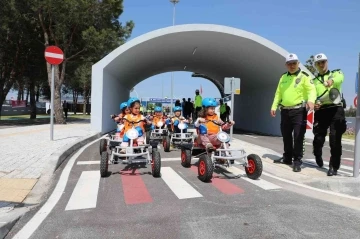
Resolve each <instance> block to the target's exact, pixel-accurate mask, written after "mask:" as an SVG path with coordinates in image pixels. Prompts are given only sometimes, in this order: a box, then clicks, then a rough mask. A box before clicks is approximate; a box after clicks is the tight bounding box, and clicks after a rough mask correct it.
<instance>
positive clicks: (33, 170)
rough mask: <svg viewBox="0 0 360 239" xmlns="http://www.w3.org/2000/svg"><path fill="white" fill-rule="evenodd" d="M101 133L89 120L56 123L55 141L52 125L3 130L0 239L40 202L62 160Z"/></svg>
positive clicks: (0, 138)
mask: <svg viewBox="0 0 360 239" xmlns="http://www.w3.org/2000/svg"><path fill="white" fill-rule="evenodd" d="M100 136H101V135H100V134H98V133H96V132H92V131H91V130H90V123H89V120H84V121H76V122H71V123H68V124H64V125H55V126H54V141H50V125H49V124H46V125H36V126H26V127H16V128H5V129H0V145H1V147H0V238H3V236H4V235H6V233H7V232H8V230H10V229H11V227H12V226H13V224H15V222H16V220H17V219H18V218H19V217H20V216H21V215H22V214H23V213H25V212H26V210H24V207H25V208H26V207H27V205H29V204H32V205H36V204H38V203H39V202H40V199H41V196H42V194H43V193H44V192H45V191H46V189H47V188H48V186H50V184H51V177H52V174H53V172H54V171H55V170H56V169H57V168H58V166H59V165H60V164H61V163H62V161H64V160H65V159H66V158H67V156H69V155H70V154H71V153H73V152H74V151H76V150H77V149H79V148H80V147H81V146H83V145H84V144H86V143H88V142H90V141H92V140H94V139H96V138H98V137H100ZM35 185H36V186H35ZM34 187H35V188H34ZM32 194H33V195H32ZM26 198H28V199H29V198H31V199H29V200H28V199H26ZM25 199H26V200H27V201H30V203H29V202H25V201H24V200H25ZM24 204H25V205H24ZM21 206H23V207H21Z"/></svg>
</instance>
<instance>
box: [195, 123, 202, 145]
mask: <svg viewBox="0 0 360 239" xmlns="http://www.w3.org/2000/svg"><path fill="white" fill-rule="evenodd" d="M195 129H196V135H197V136H196V138H195V143H196V144H197V145H198V146H200V147H201V146H202V144H201V139H200V133H199V127H195Z"/></svg>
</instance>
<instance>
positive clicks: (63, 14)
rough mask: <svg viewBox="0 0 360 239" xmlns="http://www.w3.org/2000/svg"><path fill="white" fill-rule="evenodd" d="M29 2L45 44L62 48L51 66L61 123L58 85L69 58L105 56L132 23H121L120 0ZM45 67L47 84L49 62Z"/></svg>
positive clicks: (128, 31)
mask: <svg viewBox="0 0 360 239" xmlns="http://www.w3.org/2000/svg"><path fill="white" fill-rule="evenodd" d="M32 4H33V6H32V9H33V10H34V12H35V13H36V16H37V18H38V21H39V24H40V26H41V29H42V34H43V39H44V46H45V47H47V46H49V45H56V46H58V47H60V48H61V49H62V50H63V52H64V61H63V63H62V64H61V65H59V66H55V67H54V70H55V92H54V95H55V97H54V98H55V99H54V100H55V101H54V110H55V119H56V123H64V122H65V120H64V116H63V111H62V106H61V87H62V85H63V83H64V80H65V74H66V66H67V64H68V62H70V61H74V60H86V61H88V62H93V61H92V59H95V58H98V57H103V56H105V55H106V54H107V53H108V52H109V51H110V49H111V50H112V49H114V48H115V47H117V46H119V45H120V44H123V43H124V42H125V41H126V40H127V39H128V38H129V37H130V34H131V32H132V29H133V27H134V23H133V22H132V21H129V22H127V23H126V24H125V26H122V24H121V23H120V22H119V17H120V15H121V14H122V13H123V1H122V0H107V1H90V0H88V1H78V0H63V1H50V0H34V1H32ZM46 68H47V74H48V81H49V85H50V83H51V82H50V81H51V65H50V64H48V63H46Z"/></svg>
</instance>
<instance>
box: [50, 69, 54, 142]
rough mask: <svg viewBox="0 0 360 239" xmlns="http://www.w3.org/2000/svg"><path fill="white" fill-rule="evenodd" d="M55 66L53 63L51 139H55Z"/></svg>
mask: <svg viewBox="0 0 360 239" xmlns="http://www.w3.org/2000/svg"><path fill="white" fill-rule="evenodd" d="M54 77H55V67H54V65H51V106H50V107H51V112H50V114H51V115H50V140H51V141H52V140H54V95H55V92H54V91H55V82H54Z"/></svg>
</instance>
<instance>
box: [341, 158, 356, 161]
mask: <svg viewBox="0 0 360 239" xmlns="http://www.w3.org/2000/svg"><path fill="white" fill-rule="evenodd" d="M342 159H346V160H349V161H354V159H353V158H342Z"/></svg>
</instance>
